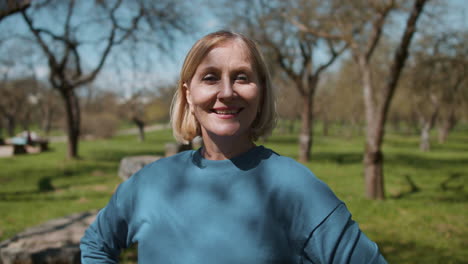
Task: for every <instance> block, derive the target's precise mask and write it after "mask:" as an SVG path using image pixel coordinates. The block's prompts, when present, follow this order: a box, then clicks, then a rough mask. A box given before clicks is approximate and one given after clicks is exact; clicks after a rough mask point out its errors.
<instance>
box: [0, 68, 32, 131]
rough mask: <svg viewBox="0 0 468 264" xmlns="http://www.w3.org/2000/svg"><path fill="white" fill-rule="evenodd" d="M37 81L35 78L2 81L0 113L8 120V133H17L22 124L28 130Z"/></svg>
mask: <svg viewBox="0 0 468 264" xmlns="http://www.w3.org/2000/svg"><path fill="white" fill-rule="evenodd" d="M36 86H37V82H36V80H35V79H34V78H30V77H29V78H23V79H16V80H8V79H6V80H3V81H2V82H1V83H0V115H1V116H3V118H4V119H5V120H6V128H7V133H8V135H9V136H10V137H13V136H14V135H15V129H16V127H17V125H18V123H19V124H22V126H23V129H25V130H28V129H29V124H30V121H31V118H30V117H31V113H32V111H33V107H34V105H33V104H32V101H31V99H32V97H31V96H33V95H34V94H35V90H36Z"/></svg>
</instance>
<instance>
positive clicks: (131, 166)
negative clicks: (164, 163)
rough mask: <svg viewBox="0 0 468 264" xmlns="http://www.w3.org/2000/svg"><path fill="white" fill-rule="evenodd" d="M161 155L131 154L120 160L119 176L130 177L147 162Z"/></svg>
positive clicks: (125, 178) (124, 178)
mask: <svg viewBox="0 0 468 264" xmlns="http://www.w3.org/2000/svg"><path fill="white" fill-rule="evenodd" d="M160 158H161V157H160V156H130V157H125V158H123V159H122V160H121V161H120V166H119V177H120V178H122V179H123V180H127V179H128V178H130V177H131V176H132V175H133V174H134V173H135V172H137V171H139V170H140V169H141V168H143V167H144V166H146V165H147V164H149V163H151V162H153V161H156V160H158V159H160Z"/></svg>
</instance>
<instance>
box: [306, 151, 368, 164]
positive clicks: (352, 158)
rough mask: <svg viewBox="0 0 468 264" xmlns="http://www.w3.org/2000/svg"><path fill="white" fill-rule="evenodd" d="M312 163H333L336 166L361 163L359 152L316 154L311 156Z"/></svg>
mask: <svg viewBox="0 0 468 264" xmlns="http://www.w3.org/2000/svg"><path fill="white" fill-rule="evenodd" d="M312 162H335V163H336V164H338V165H349V164H360V163H362V153H360V152H318V153H313V154H312Z"/></svg>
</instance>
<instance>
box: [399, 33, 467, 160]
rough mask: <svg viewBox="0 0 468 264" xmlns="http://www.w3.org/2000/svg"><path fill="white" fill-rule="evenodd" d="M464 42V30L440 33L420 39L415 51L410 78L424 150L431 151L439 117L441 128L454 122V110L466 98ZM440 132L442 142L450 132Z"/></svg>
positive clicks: (409, 72) (465, 50)
mask: <svg viewBox="0 0 468 264" xmlns="http://www.w3.org/2000/svg"><path fill="white" fill-rule="evenodd" d="M465 35H466V34H465ZM465 43H466V36H465V37H464V34H463V32H445V33H439V34H437V35H434V36H430V35H428V36H425V37H424V38H421V39H420V40H419V41H418V43H417V46H416V48H415V51H414V52H413V53H414V56H413V61H412V65H411V66H410V67H409V70H408V71H407V75H408V78H407V79H409V80H410V83H409V85H410V86H411V87H410V88H411V89H410V90H411V92H412V96H411V97H412V98H413V101H414V103H415V107H414V109H415V112H416V113H417V114H418V116H419V119H420V123H421V137H420V149H421V151H429V150H430V145H431V144H430V131H431V130H432V128H433V127H434V126H435V124H436V121H437V119H438V118H439V117H443V118H441V119H442V122H443V126H442V129H447V130H448V129H450V128H451V127H452V126H453V125H454V124H453V123H454V120H455V110H456V108H457V107H458V106H460V103H461V101H462V100H463V99H464V98H465V97H466V95H465V94H466V92H465V93H463V91H462V87H463V85H466V81H467V77H466V76H467V74H468V61H467V60H466V56H467V55H468V49H466V47H465ZM441 133H442V135H443V136H442V137H443V138H442V141H443V140H445V137H446V136H447V133H448V131H443V130H442V131H441Z"/></svg>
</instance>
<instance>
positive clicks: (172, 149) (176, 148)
mask: <svg viewBox="0 0 468 264" xmlns="http://www.w3.org/2000/svg"><path fill="white" fill-rule="evenodd" d="M190 149H192V144H181V143H167V144H166V145H165V146H164V150H165V153H164V155H165V157H170V156H172V155H175V154H177V153H179V152H181V151H184V150H190Z"/></svg>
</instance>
